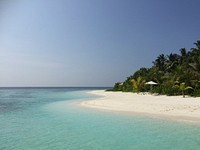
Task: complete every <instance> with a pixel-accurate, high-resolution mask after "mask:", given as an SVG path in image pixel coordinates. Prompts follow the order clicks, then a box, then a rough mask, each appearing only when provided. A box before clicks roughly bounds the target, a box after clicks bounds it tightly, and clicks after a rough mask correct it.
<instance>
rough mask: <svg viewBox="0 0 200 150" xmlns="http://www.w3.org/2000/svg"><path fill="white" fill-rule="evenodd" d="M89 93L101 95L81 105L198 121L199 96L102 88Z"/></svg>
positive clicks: (199, 111)
mask: <svg viewBox="0 0 200 150" xmlns="http://www.w3.org/2000/svg"><path fill="white" fill-rule="evenodd" d="M89 93H90V94H95V95H99V96H102V97H100V98H97V99H95V100H91V101H84V102H82V103H81V105H82V106H84V107H90V108H97V109H103V110H110V111H118V112H128V113H138V114H142V115H148V116H152V117H161V118H169V119H175V120H185V121H195V122H200V98H193V97H186V98H183V97H182V96H163V95H162V96H160V95H157V96H155V95H151V94H146V95H142V94H136V93H124V92H105V91H103V90H98V91H91V92H89Z"/></svg>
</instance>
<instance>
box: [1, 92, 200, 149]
mask: <svg viewBox="0 0 200 150" xmlns="http://www.w3.org/2000/svg"><path fill="white" fill-rule="evenodd" d="M95 89H96V88H95ZM87 90H93V89H92V88H91V89H88V88H7V89H5V88H1V89H0V149H1V150H4V149H5V150H13V149H14V150H35V149H36V150H46V149H47V150H58V149H66V150H133V149H136V150H138V149H145V150H146V149H147V150H148V149H149V150H151V149H152V150H162V149H163V150H169V149H174V150H176V149H178V150H179V149H180V150H184V149H185V150H190V149H191V150H198V149H199V148H200V125H195V124H190V123H184V122H174V121H165V120H161V119H152V118H148V117H142V116H133V115H124V114H119V113H112V112H103V111H98V110H95V109H88V108H83V107H80V106H79V105H78V104H79V102H81V101H83V100H90V99H93V98H95V96H92V95H88V94H86V93H85V92H86V91H87Z"/></svg>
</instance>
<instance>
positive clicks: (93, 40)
mask: <svg viewBox="0 0 200 150" xmlns="http://www.w3.org/2000/svg"><path fill="white" fill-rule="evenodd" d="M199 6H200V1H199V0H182V1H180V0H168V1H164V0H34V1H32V0H30V1H29V0H16V1H14V0H2V1H0V86H113V85H114V83H115V82H118V81H124V80H125V79H126V77H128V76H130V75H131V74H133V73H134V72H135V71H136V70H137V69H139V68H141V67H150V66H152V61H153V60H155V58H156V57H157V56H158V55H159V54H161V53H164V54H169V53H171V52H172V53H178V52H179V49H180V48H183V47H185V48H186V49H188V50H189V49H190V48H191V47H194V45H193V43H194V42H195V41H197V40H199V39H200V31H199V25H200V17H199Z"/></svg>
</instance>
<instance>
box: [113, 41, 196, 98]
mask: <svg viewBox="0 0 200 150" xmlns="http://www.w3.org/2000/svg"><path fill="white" fill-rule="evenodd" d="M194 45H195V47H194V48H191V49H190V50H189V51H187V50H186V49H185V48H181V49H180V50H179V51H180V53H179V54H176V53H171V54H169V55H164V54H160V55H159V56H158V57H157V58H156V59H155V60H154V61H153V65H152V67H150V68H145V67H142V68H140V69H139V70H137V71H136V72H135V73H134V74H133V75H131V76H130V77H128V78H127V79H126V80H125V81H124V82H122V83H121V82H117V83H115V85H114V87H113V88H112V89H111V90H112V91H123V92H145V91H149V90H150V86H149V85H146V84H145V82H148V81H154V82H156V83H158V84H157V86H154V88H153V89H152V91H151V92H155V93H159V94H164V95H183V96H184V95H185V94H188V95H191V96H200V41H197V42H195V43H194Z"/></svg>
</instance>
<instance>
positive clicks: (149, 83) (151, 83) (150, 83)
mask: <svg viewBox="0 0 200 150" xmlns="http://www.w3.org/2000/svg"><path fill="white" fill-rule="evenodd" d="M145 84H148V85H151V91H152V88H153V85H157V84H158V83H156V82H153V81H149V82H146V83H145Z"/></svg>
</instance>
